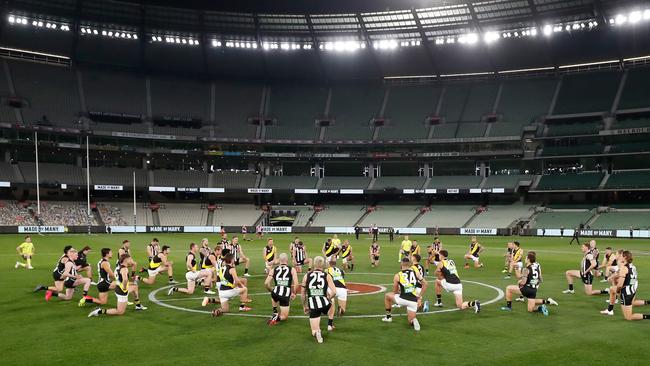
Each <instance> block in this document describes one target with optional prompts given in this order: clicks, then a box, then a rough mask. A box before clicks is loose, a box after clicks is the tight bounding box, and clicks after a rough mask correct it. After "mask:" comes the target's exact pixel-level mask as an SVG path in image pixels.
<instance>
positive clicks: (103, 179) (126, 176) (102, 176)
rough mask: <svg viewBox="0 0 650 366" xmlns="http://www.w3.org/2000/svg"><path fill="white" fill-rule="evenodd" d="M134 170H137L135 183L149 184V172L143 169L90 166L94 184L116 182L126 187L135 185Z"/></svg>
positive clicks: (139, 185)
mask: <svg viewBox="0 0 650 366" xmlns="http://www.w3.org/2000/svg"><path fill="white" fill-rule="evenodd" d="M133 172H135V185H136V186H137V187H146V186H148V185H149V184H148V178H147V176H148V173H147V171H146V170H143V169H130V168H105V167H96V168H93V167H91V168H90V180H91V182H92V183H93V184H115V185H121V186H124V187H131V186H133Z"/></svg>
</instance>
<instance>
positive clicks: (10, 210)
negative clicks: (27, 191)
mask: <svg viewBox="0 0 650 366" xmlns="http://www.w3.org/2000/svg"><path fill="white" fill-rule="evenodd" d="M2 225H11V226H13V225H36V220H34V217H33V216H32V214H31V213H30V212H29V210H28V209H27V208H26V207H23V206H22V205H19V204H16V203H14V202H7V201H3V202H0V226H2Z"/></svg>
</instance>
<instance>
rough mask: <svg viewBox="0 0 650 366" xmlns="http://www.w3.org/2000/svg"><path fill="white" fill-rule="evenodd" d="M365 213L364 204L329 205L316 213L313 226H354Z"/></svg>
mask: <svg viewBox="0 0 650 366" xmlns="http://www.w3.org/2000/svg"><path fill="white" fill-rule="evenodd" d="M365 213H366V210H365V208H364V207H362V206H344V205H329V206H327V207H325V209H324V210H323V211H321V212H319V213H318V215H316V218H315V219H314V223H313V224H312V226H354V224H355V223H356V222H357V221H358V220H359V219H360V218H361V216H363V214H365Z"/></svg>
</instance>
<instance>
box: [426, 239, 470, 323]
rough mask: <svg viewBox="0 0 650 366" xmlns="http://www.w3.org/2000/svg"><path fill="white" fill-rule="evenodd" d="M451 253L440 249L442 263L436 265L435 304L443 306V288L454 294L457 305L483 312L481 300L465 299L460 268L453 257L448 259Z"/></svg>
mask: <svg viewBox="0 0 650 366" xmlns="http://www.w3.org/2000/svg"><path fill="white" fill-rule="evenodd" d="M448 255H449V253H448V252H447V251H446V250H441V251H440V263H438V265H437V266H436V273H437V275H438V278H437V279H436V304H435V305H434V306H442V300H441V299H442V289H445V291H447V292H451V293H453V294H454V299H455V300H456V307H457V308H459V309H460V310H465V309H468V308H474V312H475V313H479V312H481V302H480V301H478V300H474V301H463V284H462V283H461V282H460V278H459V277H458V270H457V269H456V263H454V261H453V260H452V259H447V256H448Z"/></svg>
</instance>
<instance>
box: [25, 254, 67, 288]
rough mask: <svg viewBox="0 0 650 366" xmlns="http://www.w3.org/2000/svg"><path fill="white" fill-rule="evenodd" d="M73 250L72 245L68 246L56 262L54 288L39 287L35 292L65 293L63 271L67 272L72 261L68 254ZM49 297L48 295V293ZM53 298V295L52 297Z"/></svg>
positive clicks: (53, 275) (53, 272)
mask: <svg viewBox="0 0 650 366" xmlns="http://www.w3.org/2000/svg"><path fill="white" fill-rule="evenodd" d="M71 249H72V245H66V246H65V247H64V248H63V255H62V256H61V257H59V260H58V261H57V262H56V266H55V267H54V270H53V271H52V278H54V286H50V287H47V286H45V285H42V284H41V285H38V286H36V288H35V289H34V292H38V291H42V290H50V291H56V292H63V280H64V277H63V271H64V270H65V266H66V263H68V262H69V261H70V258H69V257H68V252H69V251H70V250H71ZM46 295H47V293H46ZM50 296H52V295H50Z"/></svg>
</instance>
